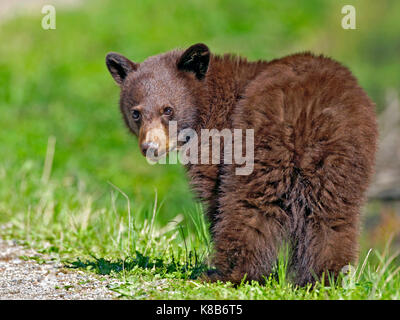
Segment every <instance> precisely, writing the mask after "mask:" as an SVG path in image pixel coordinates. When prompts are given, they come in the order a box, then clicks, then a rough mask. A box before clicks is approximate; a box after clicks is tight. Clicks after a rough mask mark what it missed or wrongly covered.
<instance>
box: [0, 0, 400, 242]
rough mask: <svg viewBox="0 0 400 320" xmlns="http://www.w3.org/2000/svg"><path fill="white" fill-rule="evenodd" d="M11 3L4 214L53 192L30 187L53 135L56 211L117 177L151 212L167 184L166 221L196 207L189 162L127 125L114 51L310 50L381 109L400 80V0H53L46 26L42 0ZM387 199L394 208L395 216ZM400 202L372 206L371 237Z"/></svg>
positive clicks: (98, 198) (0, 73)
mask: <svg viewBox="0 0 400 320" xmlns="http://www.w3.org/2000/svg"><path fill="white" fill-rule="evenodd" d="M11 2H13V1H7V0H1V2H0V3H1V5H0V10H3V13H2V14H1V15H0V19H1V22H0V39H1V45H0V215H1V216H2V218H0V220H1V221H3V222H6V221H9V220H12V219H13V217H14V216H16V215H17V213H23V212H27V210H29V208H30V207H32V206H33V205H35V204H40V201H41V199H42V197H41V195H37V194H36V195H35V192H33V190H29V189H30V188H31V189H33V188H34V185H33V184H32V185H31V184H30V183H29V179H31V178H30V177H31V176H33V177H36V178H37V177H39V178H40V176H41V174H42V171H43V166H44V160H45V158H46V148H47V143H48V139H49V137H55V138H56V148H55V155H54V161H53V170H52V175H51V179H52V180H53V181H58V183H59V186H60V187H59V188H58V189H57V191H56V193H55V195H54V197H55V199H56V200H55V201H54V207H53V211H54V212H55V216H56V215H57V212H60V211H62V210H63V203H64V202H66V201H68V199H67V197H69V194H70V193H68V192H67V190H68V188H70V187H71V186H76V189H74V190H81V188H83V189H84V190H85V192H88V193H90V194H92V195H94V196H93V206H94V207H97V208H101V207H102V206H109V203H110V190H112V186H111V185H110V184H109V183H108V182H111V183H112V184H114V185H115V186H118V188H120V189H121V190H123V191H124V192H125V193H126V194H127V195H128V196H129V198H130V199H132V205H133V209H134V210H136V209H138V208H144V210H145V211H146V210H148V211H151V207H152V204H153V202H154V197H155V193H156V192H157V195H158V200H159V202H160V205H161V207H160V208H159V213H158V215H157V221H156V223H157V224H158V225H160V226H163V225H165V224H166V223H167V222H168V221H170V220H171V219H173V218H174V217H176V216H177V215H178V214H180V213H182V212H186V211H196V205H195V202H194V201H193V198H192V195H191V193H190V190H189V188H188V186H187V181H186V177H185V176H184V170H183V168H182V167H181V166H180V165H169V166H163V165H154V166H151V165H149V164H148V163H147V162H146V161H145V159H144V158H143V157H142V156H141V155H140V153H139V149H138V146H137V141H136V139H135V138H134V137H133V136H131V135H130V134H129V133H128V130H127V129H126V128H125V127H124V124H123V122H122V118H121V115H120V113H119V110H118V98H119V88H118V87H117V86H116V85H115V83H114V82H113V80H112V78H111V77H110V75H109V73H108V71H107V69H106V67H105V63H104V58H105V55H106V53H107V52H109V51H117V52H120V53H122V54H124V55H126V56H127V57H129V58H131V59H132V60H134V61H137V62H140V61H143V60H144V59H145V58H146V57H148V56H150V55H155V54H158V53H161V52H165V51H168V50H171V49H173V48H176V47H180V48H185V47H187V46H189V45H191V44H193V43H196V42H204V43H206V44H208V45H209V47H210V49H211V50H212V51H213V52H214V53H225V52H232V53H237V54H240V55H243V56H246V57H248V58H249V59H251V60H253V59H267V60H269V59H274V58H277V57H281V56H284V55H287V54H291V53H294V52H298V51H304V50H311V51H314V52H315V53H323V54H325V55H328V56H331V57H333V58H335V59H337V60H339V61H340V62H342V63H343V64H345V65H346V66H348V67H349V68H350V69H351V70H352V71H353V73H354V74H355V75H356V77H358V79H359V81H360V84H361V85H362V86H363V87H364V88H365V89H366V90H367V92H368V94H369V95H370V96H371V97H372V99H373V100H374V101H375V102H376V103H377V109H378V110H379V112H380V113H381V112H383V111H384V109H385V107H386V105H387V99H386V93H387V90H388V89H392V90H393V89H394V90H395V92H397V91H398V90H399V89H400V77H399V75H400V61H399V53H400V32H399V31H400V1H396V0H392V1H390V0H381V1H375V0H357V1H356V0H354V1H352V2H351V3H349V1H320V0H309V1H302V2H301V3H299V2H296V1H290V0H280V1H266V0H256V1H225V0H212V1H211V0H210V1H209V0H174V1H145V0H137V1H106V0H103V1H60V0H59V1H51V0H48V1H46V2H45V3H46V4H53V5H54V6H55V8H56V10H57V16H56V17H57V20H56V21H57V27H56V30H43V29H42V28H41V20H42V17H43V16H44V15H43V14H41V7H42V5H43V4H44V3H43V2H42V1H33V0H32V1H22V2H23V3H24V4H26V5H27V6H26V7H25V9H24V10H23V9H21V10H19V11H18V10H13V9H12V8H11V7H12V4H10V3H11ZM345 4H353V5H354V6H355V8H356V10H357V11H356V13H357V15H356V17H357V20H356V23H357V29H356V30H344V29H343V28H342V27H341V20H342V18H343V14H342V13H341V8H342V6H343V5H345ZM10 8H11V9H10ZM6 9H7V10H6ZM399 154H400V153H399ZM393 161H394V162H395V161H397V160H396V159H393ZM395 167H396V163H395ZM36 178H35V179H36ZM32 179H33V178H32ZM26 181H28V183H27V182H26ZM25 184H26V185H25ZM82 185H84V187H82ZM394 203H395V202H394ZM117 205H118V206H123V205H124V202H123V201H122V200H121V201H120V202H117ZM71 206H73V205H71ZM382 210H383V211H385V210H386V211H388V212H389V213H388V214H387V215H386V216H385V217H389V218H386V220H385V219H381V213H382ZM396 210H398V209H396V205H392V202H391V203H390V204H389V205H388V206H383V205H382V204H381V202H379V201H378V202H373V203H372V204H371V205H370V206H369V209H368V210H367V211H368V212H367V215H366V217H367V218H366V220H368V219H369V220H368V221H372V222H371V224H370V226H369V227H368V228H367V229H368V230H370V233H368V236H366V237H364V238H365V239H364V242H365V246H371V245H374V244H375V243H380V242H382V243H384V242H385V241H386V240H387V238H388V237H389V235H391V234H394V235H395V236H396V234H397V236H398V234H399V229H400V218H399V215H398V214H396ZM386 211H385V212H386ZM393 212H394V213H393ZM388 219H389V220H388ZM387 220H388V221H389V222H387ZM368 221H367V222H368ZM365 225H368V223H365ZM385 228H386V229H385ZM387 229H388V230H389V231H387ZM368 230H367V231H368ZM364 235H367V233H364ZM385 239H386V240H385Z"/></svg>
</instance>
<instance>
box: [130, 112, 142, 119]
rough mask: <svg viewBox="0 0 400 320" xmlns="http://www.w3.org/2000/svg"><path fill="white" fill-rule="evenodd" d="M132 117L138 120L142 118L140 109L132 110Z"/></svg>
mask: <svg viewBox="0 0 400 320" xmlns="http://www.w3.org/2000/svg"><path fill="white" fill-rule="evenodd" d="M131 115H132V119H133V120H135V121H138V120H139V119H140V112H139V111H138V110H132V111H131Z"/></svg>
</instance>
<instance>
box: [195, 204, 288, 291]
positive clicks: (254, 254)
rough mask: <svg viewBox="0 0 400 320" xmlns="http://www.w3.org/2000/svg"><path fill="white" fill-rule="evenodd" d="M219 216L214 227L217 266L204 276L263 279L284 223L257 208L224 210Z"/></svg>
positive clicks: (249, 279)
mask: <svg viewBox="0 0 400 320" xmlns="http://www.w3.org/2000/svg"><path fill="white" fill-rule="evenodd" d="M218 218H219V219H218V221H217V222H216V224H215V226H214V230H213V234H214V250H215V252H214V255H213V261H212V262H213V265H214V266H215V268H216V270H214V271H209V272H207V274H204V275H203V277H202V279H203V280H206V281H212V282H214V281H217V280H221V281H230V282H232V283H234V284H239V283H240V282H241V281H242V280H243V278H245V280H246V281H251V280H255V281H259V282H261V283H264V282H265V278H268V276H269V274H270V273H271V270H272V268H273V266H274V264H275V263H276V260H277V255H278V251H279V249H280V244H281V243H282V238H283V233H282V226H281V224H280V223H278V221H277V220H276V219H275V218H274V217H272V216H271V217H267V216H266V215H265V214H263V213H262V212H261V211H260V210H258V209H255V208H247V209H246V210H236V211H235V212H222V213H221V214H220V215H219V217H218Z"/></svg>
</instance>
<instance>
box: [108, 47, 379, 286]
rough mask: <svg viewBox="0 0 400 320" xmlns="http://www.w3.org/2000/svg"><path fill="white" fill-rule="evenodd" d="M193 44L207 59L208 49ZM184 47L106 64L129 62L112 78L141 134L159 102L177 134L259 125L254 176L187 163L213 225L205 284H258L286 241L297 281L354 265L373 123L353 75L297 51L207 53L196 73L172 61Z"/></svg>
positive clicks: (131, 125) (133, 125)
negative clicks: (269, 55) (267, 58)
mask: <svg viewBox="0 0 400 320" xmlns="http://www.w3.org/2000/svg"><path fill="white" fill-rule="evenodd" d="M191 48H192V47H191ZM195 49H197V50H199V51H198V52H197V54H198V55H197V57H198V59H200V60H199V61H200V62H201V63H203V62H204V64H207V54H209V53H208V48H207V47H205V46H204V45H201V47H197V48H195ZM192 50H193V49H192ZM187 52H189V53H190V54H191V53H192V52H191V51H190V50H188V51H186V54H188V53H187ZM184 54H185V52H183V51H171V52H169V53H166V54H162V55H158V56H155V57H151V58H150V59H148V60H146V61H145V62H143V63H142V64H138V65H137V64H133V63H132V62H130V61H129V60H128V62H126V61H125V60H120V59H122V58H121V57H119V56H111V57H110V56H108V60H107V65H108V66H109V69H110V71H111V72H112V73H113V75H114V77H115V74H116V71H115V69H114V68H113V65H111V63H114V60H115V59H116V61H117V62H116V63H117V64H118V63H119V64H120V65H122V66H123V67H124V68H125V66H127V65H129V64H130V63H132V64H133V66H134V67H133V68H131V67H128V68H127V69H126V70H128V72H126V78H125V79H123V81H120V82H119V83H120V85H121V110H122V113H123V115H124V119H125V122H126V123H127V125H128V127H129V128H130V129H131V130H132V132H133V133H135V134H137V135H138V134H140V133H139V132H140V131H145V130H144V129H143V128H145V127H146V126H147V125H149V124H150V123H152V122H154V121H155V120H156V119H159V118H160V117H161V119H164V120H165V119H166V118H165V116H164V115H161V116H160V114H159V110H160V107H162V106H164V105H165V104H169V105H173V106H174V114H173V116H171V117H167V119H168V120H176V121H177V122H178V128H179V129H183V128H186V127H192V128H195V129H196V130H197V131H199V130H200V129H204V128H209V129H213V128H215V129H218V130H222V129H224V128H229V129H233V128H239V129H240V128H241V129H254V131H255V132H254V137H255V145H254V147H255V163H254V171H253V172H252V173H251V174H250V175H248V176H241V175H235V168H236V167H237V165H236V164H232V165H223V164H219V165H201V164H199V165H189V166H188V167H187V171H188V174H189V177H190V179H191V185H192V186H193V188H194V190H195V192H196V193H197V195H198V196H199V198H200V199H201V200H202V201H203V202H204V203H205V204H206V207H207V216H208V218H209V220H210V221H211V226H212V230H211V231H212V235H213V242H214V248H215V252H214V255H213V263H214V265H215V267H216V269H217V271H216V272H215V273H213V274H210V279H211V280H217V279H220V280H223V281H232V282H233V283H239V282H240V281H241V280H242V279H243V277H244V276H245V275H246V279H247V280H257V281H261V282H262V281H263V279H264V277H268V275H269V274H270V273H271V271H272V268H273V266H274V265H275V264H276V260H277V255H278V251H279V250H280V248H281V247H282V245H283V244H284V243H288V244H289V245H290V248H291V255H290V263H289V271H290V275H291V276H292V280H293V282H294V283H296V284H299V285H304V284H306V283H308V282H314V281H315V276H316V277H320V276H321V275H322V273H324V272H330V273H331V274H334V275H337V274H338V273H339V271H340V270H341V269H342V267H344V266H345V265H347V264H349V263H352V262H355V261H356V259H357V251H358V244H357V239H358V233H359V216H360V207H361V205H362V204H363V201H364V195H365V191H366V188H367V186H368V183H369V180H370V178H371V175H372V172H373V165H374V156H375V149H376V140H377V128H376V120H375V111H374V104H373V103H372V102H371V100H370V99H369V98H368V97H367V95H366V94H365V92H364V91H363V90H362V89H361V88H360V87H359V85H358V84H357V81H356V79H355V78H354V76H353V75H352V74H351V72H350V71H349V70H348V69H347V68H345V67H343V66H342V65H340V64H339V63H338V62H335V61H333V60H331V59H329V58H326V57H323V56H315V55H313V54H311V53H301V54H295V55H291V56H288V57H285V58H282V59H277V60H273V61H271V62H268V63H267V62H264V61H258V62H248V61H247V60H246V59H243V58H238V57H234V56H231V55H224V56H216V55H210V61H209V65H208V69H207V68H206V69H205V70H206V73H205V74H203V73H202V70H203V69H204V68H203V67H204V65H203V64H199V65H198V66H194V67H193V66H191V65H189V66H186V65H184V64H183V63H181V65H182V66H183V67H180V66H181V65H180V64H179V61H180V59H181V60H182V58H181V57H182V56H183V55H184ZM113 55H115V54H113ZM195 57H196V56H195ZM111 58H112V59H114V60H112V61H111V62H110V59H111ZM123 59H126V58H123ZM188 61H189V62H191V61H192V60H188ZM177 65H178V67H177ZM185 68H186V69H185ZM191 68H193V72H190V71H191ZM196 68H197V69H196ZM124 70H125V69H123V70H122V71H124ZM119 72H121V70H119ZM122 74H123V72H122ZM116 80H117V82H118V76H117V77H116ZM138 105H140V106H141V108H143V109H145V110H146V111H145V112H144V114H143V118H142V122H141V123H138V122H135V123H134V122H132V120H131V119H130V111H131V110H132V108H135V107H136V106H138ZM163 123H164V124H165V126H166V127H167V122H166V121H164V122H163Z"/></svg>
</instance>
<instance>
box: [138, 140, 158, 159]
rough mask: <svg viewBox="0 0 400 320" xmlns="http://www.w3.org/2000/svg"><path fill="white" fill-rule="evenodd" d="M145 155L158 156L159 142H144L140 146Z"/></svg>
mask: <svg viewBox="0 0 400 320" xmlns="http://www.w3.org/2000/svg"><path fill="white" fill-rule="evenodd" d="M140 149H141V150H142V153H143V155H144V156H146V155H149V156H150V157H152V156H154V157H157V155H158V144H157V143H154V142H144V143H142V145H141V146H140Z"/></svg>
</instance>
